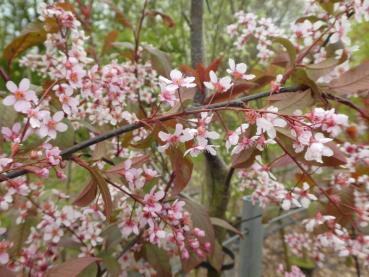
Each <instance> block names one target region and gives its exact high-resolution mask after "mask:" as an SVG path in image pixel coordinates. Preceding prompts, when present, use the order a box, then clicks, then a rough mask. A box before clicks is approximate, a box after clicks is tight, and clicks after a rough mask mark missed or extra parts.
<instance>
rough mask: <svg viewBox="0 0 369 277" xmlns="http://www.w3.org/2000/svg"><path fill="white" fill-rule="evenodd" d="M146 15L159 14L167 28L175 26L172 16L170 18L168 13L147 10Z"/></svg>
mask: <svg viewBox="0 0 369 277" xmlns="http://www.w3.org/2000/svg"><path fill="white" fill-rule="evenodd" d="M147 15H150V16H157V15H158V16H160V17H161V19H162V20H163V22H164V24H165V25H166V26H167V27H168V28H173V27H175V26H176V23H175V22H174V20H173V18H171V17H170V16H169V15H167V14H165V13H162V12H159V11H149V12H147Z"/></svg>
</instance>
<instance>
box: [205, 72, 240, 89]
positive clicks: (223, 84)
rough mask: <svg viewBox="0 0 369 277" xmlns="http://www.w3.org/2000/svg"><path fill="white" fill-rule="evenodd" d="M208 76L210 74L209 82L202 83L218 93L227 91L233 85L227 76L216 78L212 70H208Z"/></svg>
mask: <svg viewBox="0 0 369 277" xmlns="http://www.w3.org/2000/svg"><path fill="white" fill-rule="evenodd" d="M209 76H210V82H204V85H205V86H206V87H207V88H208V89H210V90H215V91H216V92H218V93H222V92H225V91H227V90H228V89H230V87H231V86H232V85H233V84H232V79H231V77H229V76H226V77H223V78H220V79H219V80H218V77H217V75H216V74H215V72H214V71H210V73H209Z"/></svg>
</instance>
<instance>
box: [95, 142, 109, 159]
mask: <svg viewBox="0 0 369 277" xmlns="http://www.w3.org/2000/svg"><path fill="white" fill-rule="evenodd" d="M107 153H108V143H107V141H101V142H99V143H97V144H96V145H95V149H94V152H93V153H92V159H93V160H95V161H98V160H100V159H102V158H104V157H105V156H106V154H107Z"/></svg>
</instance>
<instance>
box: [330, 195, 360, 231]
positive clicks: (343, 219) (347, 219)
mask: <svg viewBox="0 0 369 277" xmlns="http://www.w3.org/2000/svg"><path fill="white" fill-rule="evenodd" d="M334 194H335V195H336V196H339V199H340V201H338V202H336V203H332V202H331V201H329V202H328V204H327V206H326V211H325V213H327V214H329V215H333V216H335V217H336V218H337V222H338V223H339V224H341V225H342V226H344V227H347V226H350V225H351V224H352V222H353V220H354V218H355V210H354V209H351V208H350V207H355V200H354V194H353V190H352V189H349V188H343V189H342V190H340V191H336V192H334Z"/></svg>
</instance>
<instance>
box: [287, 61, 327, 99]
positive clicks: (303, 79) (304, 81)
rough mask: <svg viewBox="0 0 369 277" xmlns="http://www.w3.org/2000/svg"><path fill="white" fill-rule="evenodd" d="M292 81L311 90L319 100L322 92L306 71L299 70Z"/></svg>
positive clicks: (294, 73)
mask: <svg viewBox="0 0 369 277" xmlns="http://www.w3.org/2000/svg"><path fill="white" fill-rule="evenodd" d="M291 77H292V81H293V82H294V83H295V84H297V85H305V86H308V87H310V88H311V91H312V92H313V96H314V98H319V97H320V94H321V90H320V88H319V87H318V85H317V84H316V83H315V81H314V80H312V79H310V78H309V76H308V74H307V73H306V71H305V70H304V69H302V68H297V69H296V70H295V71H294V72H293V74H292V76H291Z"/></svg>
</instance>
